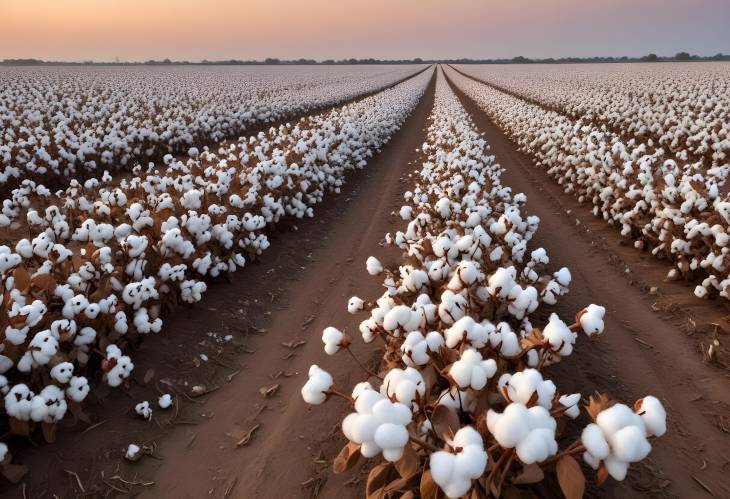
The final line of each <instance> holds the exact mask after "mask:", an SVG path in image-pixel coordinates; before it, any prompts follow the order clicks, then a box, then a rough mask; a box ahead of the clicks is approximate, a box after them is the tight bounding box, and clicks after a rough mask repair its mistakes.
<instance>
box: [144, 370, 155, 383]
mask: <svg viewBox="0 0 730 499" xmlns="http://www.w3.org/2000/svg"><path fill="white" fill-rule="evenodd" d="M154 377H155V370H154V369H147V372H145V373H144V384H145V385H146V384H147V383H149V382H150V381H152V378H154Z"/></svg>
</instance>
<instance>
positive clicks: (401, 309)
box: [302, 73, 666, 498]
mask: <svg viewBox="0 0 730 499" xmlns="http://www.w3.org/2000/svg"><path fill="white" fill-rule="evenodd" d="M427 137H428V140H427V142H426V143H425V144H424V145H423V151H424V155H425V156H426V157H425V159H424V162H423V164H422V167H421V170H420V172H418V173H417V174H416V175H414V178H415V185H414V186H412V188H411V189H410V190H409V191H408V192H407V193H406V194H405V196H404V200H405V201H406V203H407V206H408V207H409V209H407V210H403V209H402V210H400V212H399V213H400V214H401V215H402V216H401V218H402V219H403V221H404V222H405V224H406V225H407V228H406V230H405V231H402V232H396V233H395V234H387V235H386V237H385V244H388V245H392V246H396V247H398V248H399V249H401V251H402V258H403V260H404V263H403V264H401V265H397V264H394V265H385V264H383V263H382V262H381V261H380V260H378V259H377V258H376V257H374V256H371V257H369V258H368V259H367V262H366V266H365V267H366V268H365V270H366V271H367V273H368V274H370V275H371V276H372V277H375V278H378V279H381V280H382V283H383V287H384V292H383V294H382V295H381V296H379V297H376V298H375V299H373V300H371V301H368V300H366V299H361V298H358V299H357V300H355V299H354V298H351V299H350V300H349V301H348V311H349V312H350V313H354V314H357V315H360V316H365V318H364V319H363V320H362V322H361V323H360V326H359V332H360V333H361V336H362V339H363V341H364V342H365V343H373V342H376V343H377V345H378V347H379V348H381V349H382V359H381V363H380V366H379V368H378V369H376V370H372V369H370V368H368V367H367V366H365V365H364V364H363V363H361V362H360V361H359V360H358V359H357V357H356V356H355V355H354V354H353V352H352V351H351V349H350V341H351V340H350V338H349V337H348V336H347V335H346V334H345V333H344V332H342V331H341V330H339V329H337V328H336V327H334V326H330V327H327V328H326V329H325V330H324V331H323V333H322V340H323V346H324V350H325V353H326V354H328V355H346V354H347V355H350V356H352V357H353V358H354V360H355V361H356V362H355V364H353V369H357V370H359V371H361V372H362V373H363V374H364V375H365V376H366V380H365V381H362V382H360V383H358V384H356V385H355V387H354V388H353V389H352V390H351V391H350V394H348V393H347V392H348V390H345V389H343V388H342V387H339V386H337V385H336V383H335V380H334V379H333V377H332V376H331V375H330V374H329V373H327V372H326V371H324V370H323V369H321V368H320V367H318V366H316V365H314V366H312V367H311V368H310V371H309V379H308V381H307V382H306V383H305V384H304V386H303V388H302V396H303V398H304V400H305V402H307V403H309V404H312V405H320V404H323V403H332V402H329V401H331V400H332V399H342V400H344V401H345V402H346V404H347V405H348V406H349V408H350V412H349V414H348V415H347V416H346V417H345V419H344V420H343V422H342V428H341V429H342V432H343V434H344V436H345V438H346V439H347V440H348V443H347V445H346V446H345V448H344V449H343V450H342V452H341V453H340V455H339V456H338V457H337V458H336V459H335V469H336V470H337V471H342V470H344V469H347V468H349V467H351V466H352V465H354V463H355V462H357V460H356V459H354V457H355V456H356V455H358V454H359V455H361V456H363V457H365V458H368V459H374V460H375V459H377V460H382V462H383V464H381V465H380V466H378V467H377V468H376V470H377V471H378V473H381V472H384V471H383V470H384V469H390V470H391V471H392V473H393V475H392V476H394V477H396V478H394V479H393V480H394V481H392V482H391V483H390V484H380V483H376V482H374V481H373V480H374V479H373V478H372V475H371V479H369V481H368V485H367V487H368V490H369V493H376V492H377V491H376V490H375V489H374V487H376V488H377V487H386V486H387V487H388V490H389V491H390V492H397V493H400V494H408V493H414V494H418V493H424V490H431V491H432V492H433V493H434V494H435V493H436V492H435V490H433V489H429V487H438V489H440V490H441V491H442V492H443V493H444V495H446V496H447V497H454V498H455V497H462V496H465V495H466V496H468V495H469V494H472V496H474V497H482V496H486V495H487V494H489V493H492V494H495V495H499V493H500V492H501V491H506V490H507V489H511V488H513V487H516V486H517V485H518V484H521V483H523V481H524V480H525V478H524V476H528V475H529V476H532V475H534V476H536V477H537V476H538V475H540V476H544V475H546V474H551V473H555V469H556V466H558V467H560V466H563V465H564V464H565V463H568V462H570V461H572V462H575V461H576V459H580V457H581V456H583V458H584V460H585V462H586V464H587V465H588V468H587V469H590V468H593V469H596V470H597V471H598V478H599V480H601V479H602V477H603V475H604V474H605V470H608V469H609V468H610V470H613V471H615V473H611V476H613V477H614V478H616V479H618V480H621V479H623V478H624V475H625V473H624V475H622V474H621V473H618V471H621V470H624V468H628V466H629V465H630V464H631V463H634V462H636V461H639V460H641V459H643V458H644V457H646V455H647V454H648V449H649V447H647V445H648V439H649V438H654V437H655V436H660V435H661V434H662V433H663V432H664V431H665V426H666V413H665V411H664V408H663V407H662V404H661V402H660V401H659V400H658V399H656V398H655V397H651V396H649V397H645V398H644V399H642V400H641V401H639V402H637V404H636V409H635V411H632V410H631V409H628V408H627V407H626V406H623V405H622V404H620V403H618V402H614V401H611V400H610V399H609V398H608V397H603V398H601V400H602V404H603V406H602V407H600V410H605V411H613V412H616V411H622V412H621V414H622V415H621V417H622V418H624V419H620V420H619V423H615V422H614V420H613V418H614V417H613V416H606V415H598V412H600V411H599V410H598V409H597V405H596V402H595V401H594V400H593V399H590V401H589V403H588V405H587V406H586V409H587V412H588V413H589V415H594V416H595V417H594V420H596V417H600V420H601V422H600V423H599V422H596V423H593V425H592V426H589V429H586V430H585V431H587V432H588V436H589V438H590V441H589V442H588V443H589V444H590V448H589V446H588V445H585V443H584V442H582V441H581V439H578V440H577V441H576V442H573V443H572V444H568V445H567V446H561V445H559V442H562V441H563V440H564V438H561V437H562V436H563V432H564V431H565V428H566V427H567V426H568V425H575V424H576V423H575V422H572V420H574V419H576V418H578V416H579V415H580V414H581V411H582V410H583V402H584V400H583V397H582V395H581V393H562V392H561V391H560V390H559V388H558V387H557V386H556V385H555V383H554V382H553V381H552V380H551V379H550V378H549V376H548V369H549V368H550V367H549V366H551V365H553V364H555V363H558V362H562V361H566V360H569V359H570V357H571V356H572V355H574V354H575V351H576V349H580V348H581V347H582V343H583V342H587V341H591V340H592V339H595V338H596V337H599V336H600V335H601V334H603V333H604V330H605V325H606V324H605V321H606V310H605V308H604V307H602V306H600V305H596V304H589V305H588V306H587V307H585V308H584V309H581V310H579V311H577V313H576V314H575V317H574V318H573V319H572V320H568V321H566V320H563V319H562V318H561V317H560V316H558V315H557V314H555V313H552V314H551V315H550V316H549V317H548V319H547V320H538V319H536V318H535V311H536V310H537V309H538V308H539V307H543V306H545V307H547V306H550V305H553V304H555V303H556V302H557V301H558V300H559V299H560V297H562V296H564V295H565V294H566V293H567V292H568V287H569V285H570V281H571V275H570V271H569V270H568V269H567V268H561V269H558V270H557V271H554V272H553V273H552V274H550V273H548V272H547V265H548V264H549V257H548V255H547V252H546V251H545V250H544V249H542V248H538V249H536V250H533V251H531V252H530V251H529V246H528V242H529V241H530V239H532V236H533V235H534V234H535V231H536V230H537V226H538V224H539V220H537V219H535V218H532V217H529V216H525V215H523V211H524V210H523V206H524V204H525V202H526V198H525V197H524V195H521V194H519V193H517V194H514V193H512V192H511V190H509V189H507V188H504V187H502V186H501V183H500V175H501V168H500V167H499V166H498V165H496V164H495V163H494V158H493V157H492V156H489V155H488V154H487V150H488V149H487V147H488V145H487V143H486V141H484V139H483V138H482V137H481V136H480V135H478V134H477V133H476V131H475V130H474V127H473V126H472V124H471V121H470V119H469V117H468V115H467V114H466V113H465V111H464V110H463V108H462V107H461V105H460V103H459V101H458V99H457V98H456V96H455V95H454V94H453V93H452V92H451V91H450V90H449V87H448V85H447V84H446V82H445V80H444V79H443V77H442V75H441V74H440V73H439V76H438V79H437V83H436V101H435V105H434V109H433V111H432V115H431V118H430V126H429V128H428V131H427ZM342 350H346V351H347V353H343V352H342ZM612 407H619V409H613V408H612ZM620 407H626V409H625V410H624V409H620ZM626 410H628V411H629V412H631V415H630V416H626V414H624V413H625V411H626ZM607 414H611V412H608V413H607ZM606 421H611V422H612V423H611V424H613V426H607V425H608V424H609V423H607V422H606ZM601 424H603V425H604V426H603V427H602V426H600V425H601ZM617 425H618V426H617ZM621 425H630V427H631V428H632V429H630V430H626V431H625V432H624V433H621V435H620V436H619V437H617V438H616V439H614V440H615V444H614V443H612V442H613V441H612V440H611V439H612V438H614V437H613V436H612V435H613V433H615V432H618V431H621V428H622V426H621ZM594 427H595V428H594ZM603 428H605V429H603ZM599 437H600V438H599ZM604 443H605V445H603V444H604ZM612 445H614V446H613V447H612ZM607 449H608V450H607ZM627 449H628V451H627ZM612 452H613V454H612ZM616 453H618V454H616ZM617 456H618V457H617ZM617 459H618V460H619V461H620V463H619V464H617V463H618V462H619V461H617ZM575 464H576V465H575V466H572V465H571V466H567V467H569V468H570V469H571V470H572V471H571V472H570V477H569V478H567V480H569V481H571V482H576V483H577V482H581V481H584V480H585V477H584V474H583V471H579V470H580V467H579V465H577V463H575ZM624 465H625V466H624ZM535 468H539V469H540V470H541V472H540V473H539V474H538V473H536V472H534V470H535ZM531 470H532V473H530V471H531ZM624 471H625V470H624ZM373 473H375V471H374V472H373ZM418 475H420V478H418V479H415V480H412V479H413V478H414V477H417V476H418ZM559 479H560V480H566V478H565V477H564V476H562V475H561V476H560V477H559ZM414 483H415V484H416V485H415V486H414V485H413V484H414ZM561 486H562V484H561ZM424 487H425V488H424ZM380 490H381V491H382V490H383V489H380Z"/></svg>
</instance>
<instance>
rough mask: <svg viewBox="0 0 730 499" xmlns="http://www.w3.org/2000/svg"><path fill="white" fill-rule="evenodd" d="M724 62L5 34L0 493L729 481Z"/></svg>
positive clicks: (611, 492) (439, 498)
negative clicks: (57, 47) (61, 47)
mask: <svg viewBox="0 0 730 499" xmlns="http://www.w3.org/2000/svg"><path fill="white" fill-rule="evenodd" d="M418 62H421V61H418ZM729 67H730V66H727V65H725V64H717V65H715V64H709V63H707V64H699V63H698V64H697V65H696V67H692V68H679V69H678V68H675V67H672V66H667V67H665V66H656V67H655V68H651V69H647V68H646V67H645V66H644V65H641V64H637V65H634V66H633V67H624V66H616V68H614V69H611V70H606V69H605V68H603V67H601V66H598V67H596V66H595V65H588V64H586V65H581V66H580V67H572V66H571V67H570V69H569V70H568V71H565V72H564V71H562V70H560V71H558V70H555V69H553V68H552V67H537V66H535V67H524V66H522V65H511V66H502V65H499V66H495V65H489V66H487V65H447V64H438V63H435V64H416V65H395V66H389V65H383V66H359V67H358V66H347V67H327V68H324V69H323V68H321V67H315V69H311V68H308V67H306V66H288V67H279V68H275V69H262V68H258V69H252V68H245V69H241V68H236V67H233V66H231V67H228V66H223V67H221V68H192V69H185V68H184V67H172V68H166V69H164V70H161V69H158V68H154V69H150V70H147V69H146V68H144V69H142V68H123V69H119V68H117V69H109V68H104V69H98V68H86V67H80V68H64V67H48V68H41V69H33V68H10V69H2V68H0V192H2V193H3V194H4V198H3V201H2V211H1V212H0V284H1V285H2V292H3V304H2V307H1V308H0V322H1V326H2V335H3V336H2V341H1V342H0V391H1V392H2V394H3V397H4V404H3V407H4V412H3V411H0V412H2V413H1V414H0V428H1V429H2V430H1V431H0V435H2V437H1V438H0V475H2V476H3V477H4V478H3V479H2V480H3V481H2V482H1V484H0V497H17V496H18V495H20V496H21V497H49V498H51V497H69V498H71V497H79V498H87V497H140V498H158V497H174V498H201V497H211V498H216V499H218V498H220V499H229V498H249V497H266V498H268V497H311V498H314V497H337V498H360V497H367V498H368V499H376V498H377V499H386V498H395V497H404V498H414V499H415V498H424V499H444V498H454V499H455V498H469V499H477V498H488V497H495V498H496V497H509V498H514V497H524V498H535V497H548V498H556V499H557V498H560V497H566V498H568V499H578V498H580V497H584V496H587V497H621V498H625V497H653V498H665V497H704V496H707V497H725V496H728V497H730V477H729V476H728V475H727V466H728V465H729V464H728V463H730V456H728V454H727V449H728V445H729V444H730V436H729V435H728V433H730V432H729V430H728V429H729V428H730V391H729V390H727V372H728V371H727V370H728V369H730V351H729V350H728V349H727V347H726V345H725V343H726V340H725V337H726V335H727V333H728V332H730V329H729V330H727V331H726V328H730V320H726V319H727V318H728V313H727V310H728V305H727V304H728V303H730V302H728V301H727V300H728V299H729V298H730V195H728V191H729V189H730V187H728V185H727V184H728V183H727V177H728V174H730V162H729V161H728V157H727V154H729V153H730V139H729V138H728V133H730V123H729V121H730V120H728V110H730V101H729V100H728V96H727V95H726V94H727V90H728V89H729V87H730V71H728V68H729ZM2 84H4V86H3V85H2ZM617 228H618V229H619V230H618V231H617V230H616V229H617ZM638 250H645V251H644V252H642V251H638ZM660 259H661V260H664V263H663V262H661V261H660ZM683 280H684V281H687V282H688V283H691V285H692V286H694V297H693V296H692V295H691V293H690V292H689V288H688V287H687V284H686V283H683V282H681V281H683ZM637 283H638V285H637ZM669 286H671V287H672V288H671V289H672V290H674V289H680V290H681V293H682V295H683V296H684V295H686V296H687V297H688V298H689V299H691V300H693V301H692V302H691V303H690V302H686V303H682V304H681V306H680V304H679V303H678V302H671V300H669V298H668V295H665V294H664V290H665V289H667V287H669ZM693 349H698V350H699V351H700V353H702V354H703V355H702V356H699V355H695V354H694V352H692V350H693ZM59 463H60V464H59Z"/></svg>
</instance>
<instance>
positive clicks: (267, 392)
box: [259, 384, 280, 398]
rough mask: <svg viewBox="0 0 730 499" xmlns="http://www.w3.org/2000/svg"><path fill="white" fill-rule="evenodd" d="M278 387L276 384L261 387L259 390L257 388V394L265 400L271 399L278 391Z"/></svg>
mask: <svg viewBox="0 0 730 499" xmlns="http://www.w3.org/2000/svg"><path fill="white" fill-rule="evenodd" d="M279 386H280V385H278V384H276V385H271V386H262V387H261V388H259V393H260V394H261V395H263V396H264V397H266V398H268V397H271V396H272V395H273V394H275V393H276V392H277V391H278V390H279Z"/></svg>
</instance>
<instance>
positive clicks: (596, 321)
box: [579, 304, 606, 336]
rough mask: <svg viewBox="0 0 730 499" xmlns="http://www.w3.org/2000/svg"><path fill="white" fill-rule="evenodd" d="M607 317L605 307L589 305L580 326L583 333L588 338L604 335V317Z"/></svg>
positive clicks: (582, 315)
mask: <svg viewBox="0 0 730 499" xmlns="http://www.w3.org/2000/svg"><path fill="white" fill-rule="evenodd" d="M605 315H606V309H605V307H601V306H600V305H593V304H591V305H588V306H587V307H586V308H585V311H584V312H583V313H582V314H581V315H580V319H579V322H580V326H581V328H582V329H583V332H584V333H585V334H586V335H588V336H593V335H599V334H601V333H603V328H604V323H603V317H604V316H605Z"/></svg>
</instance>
